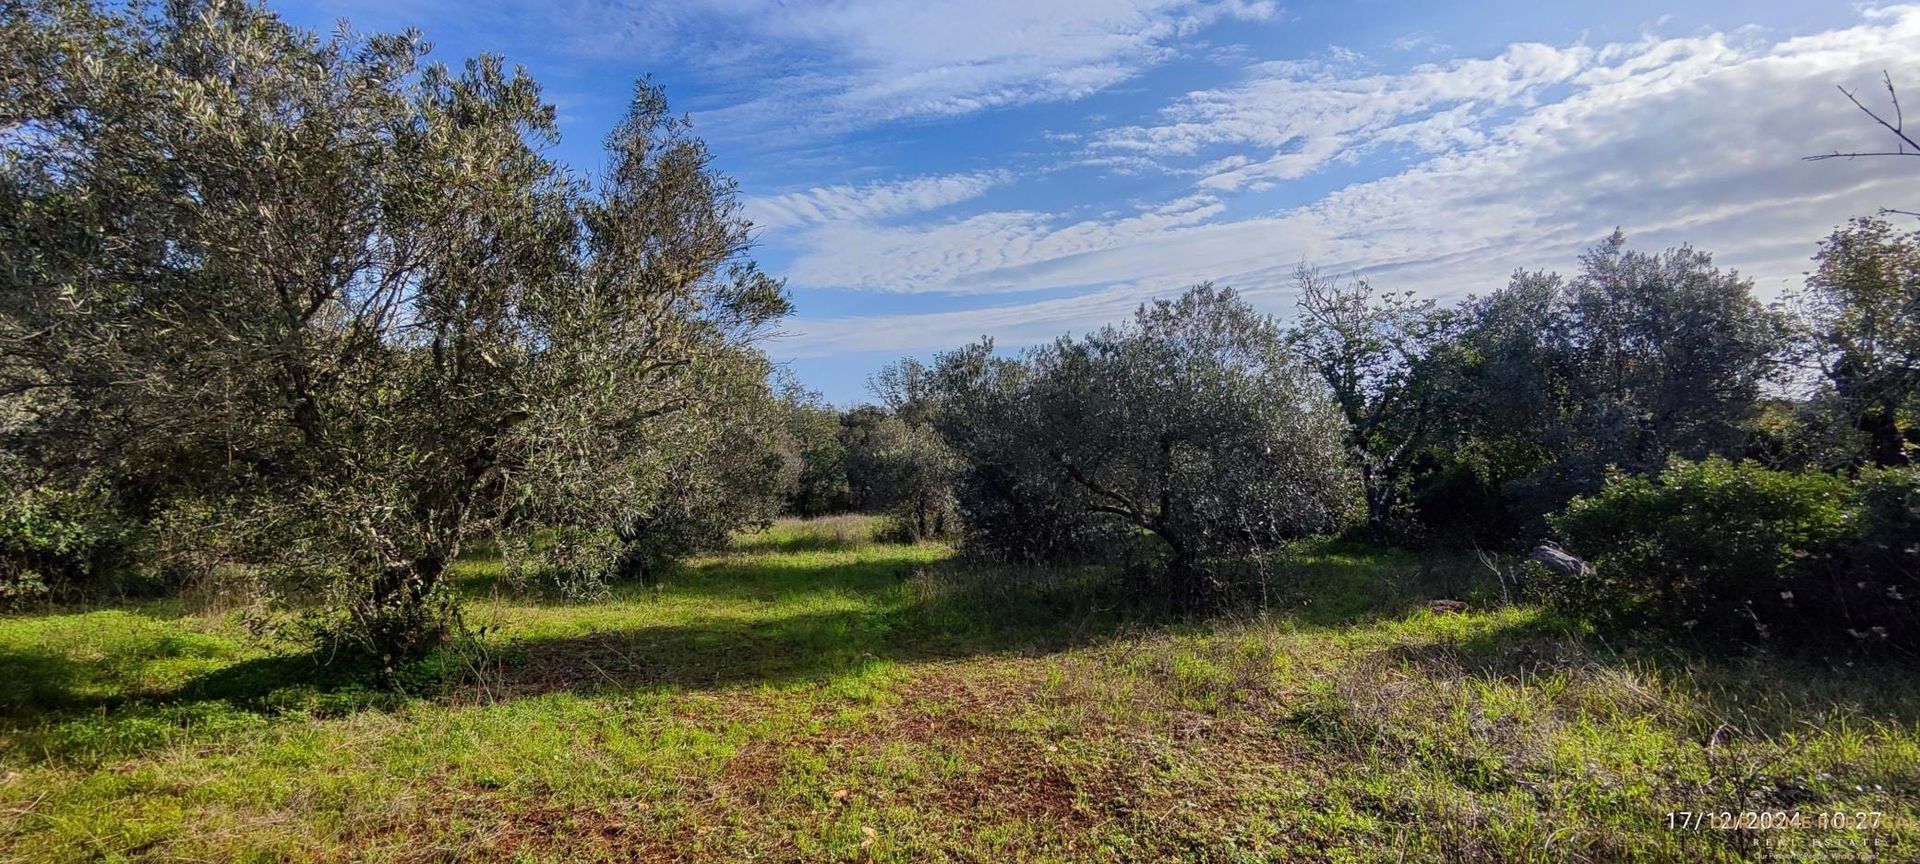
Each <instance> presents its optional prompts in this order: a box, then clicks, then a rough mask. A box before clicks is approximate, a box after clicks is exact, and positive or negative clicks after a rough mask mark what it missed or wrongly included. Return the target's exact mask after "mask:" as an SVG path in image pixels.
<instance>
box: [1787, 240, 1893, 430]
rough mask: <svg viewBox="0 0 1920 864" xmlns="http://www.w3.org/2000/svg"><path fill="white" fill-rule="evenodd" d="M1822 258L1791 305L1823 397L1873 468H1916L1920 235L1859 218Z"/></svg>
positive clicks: (1825, 245) (1804, 355) (1827, 243)
mask: <svg viewBox="0 0 1920 864" xmlns="http://www.w3.org/2000/svg"><path fill="white" fill-rule="evenodd" d="M1814 260H1815V262H1816V267H1815V269H1814V272H1813V273H1812V274H1810V275H1809V276H1808V278H1807V285H1806V288H1805V290H1804V291H1803V292H1801V293H1800V294H1798V295H1797V296H1796V297H1795V298H1794V300H1795V302H1794V303H1793V304H1792V305H1793V309H1794V311H1795V312H1796V313H1797V314H1796V316H1795V318H1796V323H1797V324H1798V328H1797V331H1798V334H1797V335H1798V336H1799V337H1800V340H1799V343H1798V344H1799V348H1800V349H1801V350H1800V351H1799V352H1798V354H1799V355H1800V359H1801V360H1802V361H1803V362H1804V363H1806V364H1807V365H1808V366H1810V367H1812V368H1813V369H1814V370H1817V372H1818V378H1819V382H1818V383H1819V384H1820V387H1819V389H1818V390H1817V391H1816V393H1815V394H1814V395H1815V398H1816V399H1817V400H1819V401H1820V402H1822V403H1823V404H1824V405H1825V406H1826V407H1829V408H1831V409H1833V410H1835V411H1836V412H1837V414H1838V415H1839V417H1840V419H1842V420H1843V421H1844V423H1845V425H1846V426H1850V427H1851V428H1853V429H1854V430H1856V431H1857V433H1858V434H1859V436H1860V437H1861V438H1862V439H1864V450H1865V451H1866V452H1865V456H1866V459H1867V460H1868V461H1871V462H1872V463H1874V464H1876V465H1881V466H1889V465H1905V464H1909V463H1910V462H1911V461H1912V458H1913V457H1912V452H1913V451H1914V450H1916V449H1920V234H1914V233H1902V232H1897V231H1895V230H1894V228H1893V226H1892V225H1889V224H1888V223H1887V222H1886V221H1885V220H1882V219H1857V220H1855V221H1853V222H1852V223H1850V224H1848V225H1847V226H1845V227H1843V228H1841V229H1840V230H1838V231H1835V232H1833V234H1832V235H1831V236H1829V237H1828V238H1827V239H1825V240H1823V241H1821V243H1820V251H1819V254H1817V255H1816V256H1815V258H1814Z"/></svg>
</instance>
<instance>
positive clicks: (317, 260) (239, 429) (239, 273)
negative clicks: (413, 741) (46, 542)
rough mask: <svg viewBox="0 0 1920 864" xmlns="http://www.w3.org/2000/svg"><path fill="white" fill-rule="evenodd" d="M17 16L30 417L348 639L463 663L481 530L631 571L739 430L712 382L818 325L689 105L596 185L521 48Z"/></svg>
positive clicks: (18, 184) (258, 15)
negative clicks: (701, 459) (307, 595)
mask: <svg viewBox="0 0 1920 864" xmlns="http://www.w3.org/2000/svg"><path fill="white" fill-rule="evenodd" d="M4 15H5V18H4V24H0V26H4V28H5V34H4V40H5V44H6V45H8V46H9V50H8V51H6V52H4V59H0V63H4V64H5V65H4V67H0V80H3V81H4V84H0V86H3V87H4V89H5V90H6V92H7V93H8V94H9V98H8V99H7V100H6V104H7V106H8V107H7V108H6V109H5V111H6V112H7V114H6V116H4V117H0V144H3V145H4V148H5V159H4V162H0V171H4V177H0V196H4V199H0V220H4V221H5V228H6V230H5V231H4V232H0V235H4V236H3V238H0V269H3V270H4V272H5V273H6V279H7V283H8V290H7V291H6V292H5V296H4V299H0V352H4V360H3V361H0V375H4V378H3V379H0V394H5V395H6V396H7V397H9V398H13V399H17V400H21V402H22V404H24V410H25V411H26V412H27V413H28V414H29V415H30V419H29V420H28V421H27V422H25V423H23V424H20V427H19V429H20V437H21V438H22V440H23V441H25V442H26V443H27V444H28V445H29V446H28V448H27V451H28V452H29V453H31V454H32V456H33V458H35V459H37V460H41V461H44V462H46V463H48V464H50V465H54V464H57V465H60V466H63V467H65V468H67V469H69V470H74V471H86V472H94V473H98V472H105V473H108V474H110V475H112V476H113V477H115V478H116V479H117V480H118V482H122V483H125V484H128V485H133V486H139V487H144V488H148V489H152V490H157V491H155V492H154V497H155V498H156V499H157V500H162V501H164V502H168V506H171V507H174V508H176V509H179V510H182V511H185V512H191V513H193V514H197V515H196V517H195V518H196V519H197V520H198V521H199V522H200V523H202V524H204V525H208V526H211V529H212V530H208V531H205V532H202V533H203V536H207V537H218V538H221V542H222V544H223V545H222V554H223V555H225V556H228V557H229V558H231V559H232V560H234V561H235V562H236V563H242V564H245V565H248V566H249V567H250V568H251V569H252V571H253V572H256V573H259V574H261V575H262V576H263V577H272V579H273V584H275V585H278V586H291V587H293V588H298V589H304V590H305V591H308V592H318V593H319V594H320V595H321V596H324V597H326V598H328V599H329V601H330V602H329V603H327V604H326V605H325V606H324V607H323V608H325V609H327V610H330V611H329V614H328V615H327V616H326V618H325V619H324V620H323V621H321V622H320V623H321V626H320V627H319V632H320V633H322V634H325V635H327V636H330V637H332V638H333V639H334V640H335V641H336V644H338V645H339V646H340V647H342V648H345V649H349V650H352V651H356V652H359V653H364V654H367V655H371V656H372V657H373V658H375V659H377V660H379V661H381V662H385V663H388V664H391V663H393V662H397V661H398V660H399V659H401V658H403V657H405V656H406V655H408V654H409V653H412V652H414V651H417V650H418V649H419V648H420V647H422V646H424V645H428V644H431V643H432V641H433V640H434V639H435V638H436V637H437V636H438V635H439V634H440V633H441V632H442V630H443V628H444V626H445V624H446V622H447V620H448V617H447V616H448V612H449V611H450V609H451V601H450V598H449V595H448V591H447V588H446V585H445V579H444V574H445V571H446V568H447V566H448V565H449V564H450V563H451V562H452V561H453V560H454V558H455V557H456V556H457V555H458V554H459V551H460V549H461V547H462V544H463V543H464V542H465V541H467V540H468V539H469V538H470V537H472V536H473V535H474V534H475V532H477V531H498V532H500V533H502V534H503V539H504V540H506V541H507V542H505V543H504V544H503V545H504V546H505V547H506V548H508V549H518V550H521V551H522V552H524V553H525V554H528V555H538V556H540V557H541V558H542V559H543V560H544V561H545V562H546V564H545V566H550V567H551V568H552V569H555V570H556V571H564V572H574V573H582V574H589V573H599V572H604V571H606V570H607V569H608V568H611V567H615V566H617V564H618V562H619V561H621V560H622V559H623V557H624V555H625V553H626V551H627V550H626V548H625V547H626V545H627V544H628V543H629V542H630V541H629V540H628V539H627V538H624V537H623V529H625V528H629V527H630V526H632V525H633V524H634V523H635V521H636V520H637V519H640V518H642V517H644V516H645V514H647V513H649V512H651V511H652V510H653V509H654V508H655V507H656V506H657V505H658V503H659V502H660V501H661V500H663V498H664V497H665V496H666V495H667V494H668V492H669V490H670V488H671V486H672V484H673V481H674V472H673V470H672V466H673V465H674V464H676V462H677V461H678V460H682V459H684V458H687V456H688V455H689V454H691V453H696V452H698V451H697V449H696V448H694V447H693V446H692V445H693V442H697V441H701V440H704V439H705V437H706V436H709V435H711V434H712V432H713V431H714V429H715V428H716V424H717V423H719V422H721V418H723V417H724V412H721V411H717V410H710V404H711V402H712V400H713V399H714V398H716V397H715V396H714V395H713V391H712V390H710V389H708V388H706V387H705V386H704V383H705V380H706V379H707V378H708V377H709V376H710V375H711V374H712V373H713V371H714V370H715V369H716V368H717V367H719V366H721V365H724V364H731V363H735V362H737V361H738V359H739V357H740V355H741V353H742V352H743V351H750V350H751V349H750V348H749V345H750V344H751V342H752V341H753V340H754V339H756V338H757V337H758V335H759V334H760V333H761V332H762V329H763V328H764V326H765V325H766V324H767V323H768V322H770V321H771V320H773V319H774V318H776V317H777V316H779V315H781V314H783V313H784V311H785V309H786V306H787V303H786V299H785V295H784V291H783V289H782V287H781V285H780V284H779V283H778V282H777V281H775V280H773V279H770V278H768V277H767V276H765V275H763V274H762V273H761V272H760V271H758V270H757V269H756V268H755V267H754V265H753V264H752V262H751V261H750V260H749V259H748V258H747V257H746V254H745V253H746V250H747V245H748V226H747V223H746V222H745V221H744V220H743V219H741V218H740V217H739V215H738V204H737V202H736V200H735V195H736V193H735V191H734V187H733V185H732V184H731V182H730V181H728V180H726V179H725V178H724V177H721V176H719V175H717V174H715V173H714V172H713V171H712V169H711V165H710V162H711V158H710V156H709V154H708V152H707V150H706V148H705V147H704V145H702V144H701V142H700V141H699V140H698V139H697V138H694V137H693V136H692V135H691V133H690V130H689V129H688V128H687V125H686V123H685V121H684V120H681V119H678V118H675V117H673V116H672V115H670V114H669V113H668V111H667V108H666V104H665V102H664V100H663V99H662V97H661V93H660V91H659V89H658V88H656V87H653V86H650V85H647V84H644V83H643V84H642V85H641V86H640V87H639V88H637V91H636V97H635V99H634V102H633V105H632V109H631V112H630V113H629V115H628V117H627V119H626V121H625V122H623V123H622V124H621V125H620V126H619V127H618V128H617V129H616V130H615V131H614V132H613V133H612V134H611V135H610V136H609V138H608V141H607V144H608V157H609V158H608V165H607V167H606V169H605V171H604V172H603V180H602V181H601V182H600V184H599V185H598V186H597V187H593V186H590V185H589V184H587V183H583V182H581V181H579V180H577V179H575V178H574V177H572V176H570V175H569V174H568V173H567V172H566V171H565V170H563V169H562V168H561V167H560V166H558V165H557V164H555V163H554V162H553V161H551V160H550V159H548V158H547V157H546V156H545V155H544V150H545V149H546V148H547V147H548V146H549V145H551V144H552V143H553V142H554V140H555V138H556V134H557V133H556V131H555V127H554V122H553V109H552V107H551V106H549V105H547V104H546V103H544V102H543V101H541V98H540V91H539V88H538V86H537V85H536V84H535V83H534V82H533V80H532V79H530V78H529V77H527V76H526V75H525V73H524V72H521V71H517V70H508V69H507V68H506V67H505V66H504V64H503V63H502V62H501V61H500V60H499V59H498V58H496V57H490V56H483V57H480V58H476V59H472V60H468V61H466V62H465V63H464V64H462V65H461V66H460V67H459V68H457V69H456V68H448V67H446V66H443V65H439V64H430V63H426V62H425V60H424V55H425V52H426V47H425V46H424V45H423V44H422V43H421V42H420V40H419V38H418V36H417V35H416V34H413V33H406V34H400V35H391V36H372V37H360V36H355V35H352V34H350V33H347V32H345V31H344V30H343V31H342V32H340V33H338V34H336V35H334V36H332V37H330V38H327V39H320V38H317V37H315V36H314V35H312V34H309V33H307V32H304V31H301V30H299V29H296V28H293V27H289V26H287V25H285V24H283V23H282V22H280V21H279V20H278V19H277V18H275V17H274V16H273V15H272V14H271V13H269V12H267V11H265V10H263V9H260V8H258V7H254V6H249V5H244V4H241V3H238V2H223V0H203V2H183V3H177V4H169V5H168V6H166V7H165V10H164V11H163V12H160V13H153V12H150V11H148V10H147V9H146V8H145V7H138V6H136V7H132V8H108V7H104V6H96V5H94V4H92V3H90V2H86V0H30V2H26V3H20V4H10V5H9V6H7V8H6V11H5V12H4ZM723 389H724V388H723ZM629 533H630V532H629ZM536 536H538V537H541V538H543V539H542V540H541V542H531V541H530V540H528V538H532V537H536Z"/></svg>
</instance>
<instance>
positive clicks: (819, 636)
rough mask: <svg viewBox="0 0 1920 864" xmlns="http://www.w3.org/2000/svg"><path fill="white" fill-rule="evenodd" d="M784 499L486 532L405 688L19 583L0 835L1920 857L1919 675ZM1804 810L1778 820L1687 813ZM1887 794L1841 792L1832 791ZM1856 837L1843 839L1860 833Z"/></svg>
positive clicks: (88, 845) (1358, 550) (184, 616)
mask: <svg viewBox="0 0 1920 864" xmlns="http://www.w3.org/2000/svg"><path fill="white" fill-rule="evenodd" d="M871 537H872V530H871V526H870V525H866V524H862V523H860V522H859V521H857V520H848V519H844V518H843V519H838V520H833V521H831V522H822V523H813V524H809V523H783V524H781V525H778V526H776V527H775V528H774V529H773V530H772V531H771V532H768V533H764V534H758V535H750V536H747V537H744V538H742V539H741V541H740V543H739V544H737V547H736V551H735V552H733V553H731V554H728V555H722V556H713V557H709V558H704V559H699V560H696V561H694V562H692V563H690V564H689V565H687V566H685V567H683V568H681V569H679V570H678V571H675V572H673V573H670V574H668V575H666V576H665V577H664V578H662V579H661V580H659V581H658V582H657V583H653V584H648V585H635V586H629V587H626V588H623V589H620V590H618V591H617V592H616V594H615V596H614V597H613V598H612V599H610V600H608V601H606V602H600V603H594V604H591V605H584V604H569V603H559V602H554V601H551V600H543V599H538V598H529V597H523V596H517V595H514V594H512V593H511V592H509V591H507V589H506V587H505V584H504V583H503V582H500V581H498V580H499V575H500V573H499V567H498V565H497V564H495V563H493V562H491V561H487V560H472V561H468V562H465V563H464V564H463V565H462V567H461V580H462V581H461V589H462V590H463V591H464V592H465V594H466V595H467V597H468V600H469V607H468V608H469V611H468V614H467V617H468V623H469V624H470V625H471V626H473V627H474V628H476V629H477V631H478V633H479V636H478V637H477V639H476V640H475V641H473V643H472V644H470V645H468V646H467V647H465V648H464V649H462V650H458V651H451V650H450V651H445V652H442V653H441V654H438V655H435V656H433V657H430V658H428V659H427V660H425V661H422V662H420V663H417V664H415V665H414V666H412V667H410V668H409V669H407V670H405V674H404V675H403V680H404V681H405V682H406V684H407V692H406V693H405V694H395V693H392V692H391V691H387V690H383V689H377V688H372V687H368V686H365V685H362V684H360V683H357V682H355V681H352V680H348V679H341V678H331V677H329V676H328V675H327V674H326V673H325V672H324V671H322V670H320V669H317V668H316V667H315V665H314V663H313V662H312V659H311V658H308V657H304V656H300V655H291V654H278V653H274V652H272V651H271V650H269V649H268V648H265V647H261V646H259V645H258V644H257V643H254V642H251V641H249V640H247V639H246V638H245V636H244V633H243V631H242V629H241V626H240V623H239V619H238V617H237V615H236V614H235V613H228V612H209V611H199V610H196V609H192V608H188V607H187V606H186V605H184V604H183V603H180V602H166V603H152V604H141V605H130V606H123V607H117V608H112V609H94V610H75V611H68V612H62V613H58V614H37V615H31V616H16V617H9V618H4V619H0V857H4V858H18V859H21V860H74V859H88V858H97V859H118V858H135V859H142V858H150V859H162V858H190V859H214V860H235V859H248V858H252V859H259V860H268V859H294V860H317V859H325V860H335V859H342V858H364V859H370V860H427V859H436V860H437V859H455V858H485V859H515V858H520V859H525V860H533V859H539V860H597V859H620V860H627V859H633V858H639V859H643V860H656V859H657V860H739V859H743V858H748V857H754V858H757V859H761V860H766V859H772V860H790V859H808V860H817V859H859V860H865V859H874V860H898V861H920V860H929V859H932V860H940V859H951V860H988V861H1003V860H1116V859H1117V860H1162V859H1168V858H1173V859H1189V860H1270V859H1275V858H1278V859H1286V860H1309V861H1312V860H1327V861H1373V860H1382V861H1398V860H1406V861H1426V860H1449V861H1476V860H1477V861H1516V860H1537V861H1567V860H1594V861H1617V860H1647V861H1665V860H1676V859H1681V858H1685V859H1689V860H1700V861H1714V860H1746V859H1753V860H1759V859H1761V858H1763V856H1764V855H1766V854H1767V852H1768V851H1769V850H1771V851H1772V852H1773V853H1774V854H1776V855H1777V856H1781V857H1784V856H1786V855H1788V854H1789V853H1794V852H1799V853H1801V854H1802V855H1803V856H1804V855H1805V854H1809V853H1814V852H1819V851H1821V850H1824V851H1825V852H1826V854H1827V860H1852V859H1851V858H1850V857H1849V856H1851V855H1853V854H1854V853H1855V851H1856V850H1858V851H1859V852H1860V854H1862V855H1868V856H1878V857H1877V858H1872V857H1869V858H1867V859H1866V860H1887V861H1892V860H1910V859H1911V858H1912V857H1913V856H1916V855H1920V826H1917V825H1916V823H1915V821H1914V820H1915V819H1916V817H1920V685H1916V684H1915V683H1914V678H1913V676H1912V675H1911V674H1909V673H1908V672H1906V671H1904V670H1898V669H1891V668H1870V667H1865V666H1859V667H1838V668H1833V667H1827V666H1817V665H1812V664H1809V663H1807V662H1805V661H1787V660H1779V659H1768V658H1764V657H1755V656H1748V657H1740V658H1713V657H1703V656H1698V655H1694V654H1687V653H1682V652H1678V651H1675V650H1672V649H1668V648H1663V647H1661V646H1658V645H1656V644H1647V645H1638V646H1625V645H1618V644H1611V643H1609V642H1605V641H1602V640H1600V639H1597V638H1593V637H1587V636H1583V635H1581V634H1580V633H1578V632H1574V631H1572V630H1570V629H1569V628H1567V627H1566V626H1564V625H1562V624H1560V623H1558V622H1557V620H1556V619H1554V618H1552V617H1550V616H1548V615H1546V614H1545V613H1542V612H1541V611H1539V610H1537V609H1533V608H1528V607H1515V608H1505V609H1493V608H1485V609H1482V608H1475V609H1473V610H1471V611H1469V612H1468V613H1467V614H1463V615H1444V616H1441V615H1435V614H1433V613H1431V612H1429V611H1427V609H1426V607H1425V604H1424V603H1423V602H1421V601H1423V600H1424V599H1426V598H1428V597H1434V596H1442V595H1445V596H1461V595H1471V596H1484V595H1486V594H1487V586H1482V585H1477V584H1472V583H1471V582H1469V581H1462V580H1464V577H1460V576H1457V575H1456V578H1455V581H1454V582H1453V583H1452V584H1449V583H1448V582H1447V581H1446V580H1445V578H1443V576H1437V575H1435V574H1436V573H1438V574H1446V573H1455V574H1462V573H1468V572H1470V571H1468V570H1453V571H1449V570H1447V569H1446V568H1437V569H1436V568H1432V567H1425V568H1423V567H1422V566H1421V565H1420V562H1417V561H1415V560H1413V559H1412V558H1410V557H1407V556H1404V555H1402V554H1400V553H1394V552H1387V551H1381V550H1376V549H1370V548H1365V547H1355V546H1343V545H1336V544H1320V545H1314V546H1309V547H1304V548H1301V549H1298V550H1295V552H1294V553H1293V554H1292V555H1291V556H1289V558H1288V560H1287V561H1286V563H1285V564H1284V565H1283V566H1282V567H1280V568H1278V570H1277V571H1276V573H1275V581H1274V583H1273V584H1272V585H1271V586H1270V589H1271V590H1270V592H1269V593H1268V608H1267V610H1266V611H1265V612H1260V611H1258V610H1254V611H1249V612H1247V613H1244V614H1242V615H1239V616H1235V617H1230V618H1224V619H1214V620H1209V621H1194V620H1185V621H1180V620H1172V619H1169V618H1166V617H1165V616H1161V615H1158V614H1156V613H1155V612H1154V611H1153V610H1151V609H1142V608H1137V607H1133V606H1130V605H1129V604H1128V603H1127V602H1126V599H1125V597H1124V595H1123V594H1122V593H1121V592H1119V591H1118V590H1117V589H1116V588H1115V587H1113V586H1114V584H1115V583H1113V582H1112V580H1108V579H1105V578H1103V574H1102V573H1100V572H1099V571H1097V570H1094V569H1090V568H1089V569H1073V568H1063V569H1050V570H1033V569H1012V568H994V567H989V566H987V565H977V564H970V563H964V562H959V561H955V560H953V559H952V557H951V553H950V552H949V550H948V549H946V548H945V547H942V546H938V545H919V546H907V545H890V544H881V543H876V542H874V541H873V540H872V539H871ZM1703 809H1704V810H1713V811H1721V810H1726V811H1735V812H1738V811H1762V810H1764V811H1769V812H1772V811H1797V812H1799V813H1801V814H1803V820H1804V822H1803V827H1801V828H1799V829H1796V830H1786V831H1748V830H1716V829H1711V828H1709V829H1706V830H1701V831H1686V830H1675V829H1671V828H1669V827H1668V825H1669V823H1668V816H1667V814H1668V812H1669V811H1675V810H1694V811H1699V810H1703ZM1841 811H1844V812H1847V813H1849V814H1851V813H1855V812H1861V811H1867V812H1878V813H1881V814H1883V815H1882V816H1881V817H1880V820H1879V827H1878V828H1876V829H1869V830H1833V829H1825V830H1823V829H1821V828H1820V827H1819V820H1820V818H1821V817H1820V816H1819V814H1822V813H1832V812H1841ZM1836 853H1838V854H1837V855H1836Z"/></svg>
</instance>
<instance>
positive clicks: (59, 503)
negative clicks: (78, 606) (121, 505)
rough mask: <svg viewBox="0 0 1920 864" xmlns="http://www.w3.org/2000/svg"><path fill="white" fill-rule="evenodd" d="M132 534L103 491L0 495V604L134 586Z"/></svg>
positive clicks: (133, 530)
mask: <svg viewBox="0 0 1920 864" xmlns="http://www.w3.org/2000/svg"><path fill="white" fill-rule="evenodd" d="M136 534H137V528H136V527H135V526H134V525H133V524H132V523H130V522H129V521H127V520H126V519H124V518H122V517H121V515H120V514H119V513H118V512H116V511H115V510H114V508H113V507H112V506H111V505H110V503H109V502H108V501H107V499H106V498H105V497H103V496H97V495H88V494H84V493H75V492H61V491H55V490H50V489H40V488H34V489H27V490H24V491H20V492H12V493H6V494H3V495H0V608H18V607H20V606H25V605H30V604H33V603H38V602H44V601H49V600H71V599H76V598H78V597H80V596H84V595H89V594H100V593H107V592H119V591H124V590H126V589H127V588H131V587H136V586H134V585H132V584H131V583H130V582H129V581H128V580H129V579H130V577H132V576H133V574H134V572H135V570H136V568H135V567H134V564H135V559H136V557H137V556H136V548H137V543H136V541H137V539H138V538H137V536H136Z"/></svg>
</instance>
